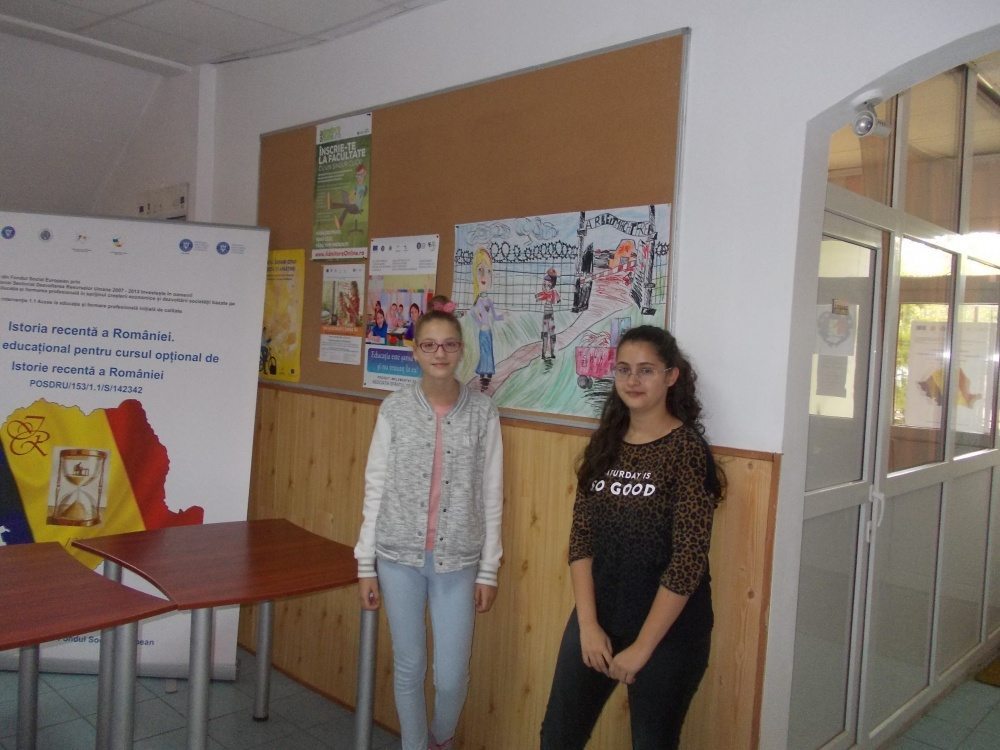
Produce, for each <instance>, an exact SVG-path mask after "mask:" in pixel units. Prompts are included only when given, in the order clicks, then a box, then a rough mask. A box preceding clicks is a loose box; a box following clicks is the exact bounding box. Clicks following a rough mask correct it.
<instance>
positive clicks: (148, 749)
mask: <svg viewBox="0 0 1000 750" xmlns="http://www.w3.org/2000/svg"><path fill="white" fill-rule="evenodd" d="M237 660H238V663H239V669H238V672H237V673H238V675H239V676H238V678H237V679H236V681H235V682H225V681H216V682H213V683H212V691H211V701H210V704H209V725H208V735H209V748H210V749H211V750H252V749H256V748H260V749H261V750H351V749H352V748H353V744H354V715H353V714H352V713H351V712H350V711H348V710H347V709H345V708H343V707H342V706H340V705H338V704H336V703H333V702H332V701H329V700H327V699H325V698H324V697H323V696H321V695H319V694H317V693H314V692H312V691H311V690H309V689H307V688H305V687H303V686H302V685H300V684H299V683H297V682H295V681H294V680H291V679H289V678H288V677H285V676H284V675H283V674H281V673H280V672H275V671H272V673H271V702H270V717H269V718H268V720H267V721H254V720H253V718H252V716H251V713H252V711H253V694H254V674H255V669H256V662H255V660H254V656H253V654H250V653H248V652H246V651H243V650H242V649H240V651H239V653H238V655H237ZM166 690H167V681H166V680H162V679H158V678H150V677H141V678H139V684H138V686H137V689H136V717H135V749H136V750H185V746H186V740H187V723H186V721H187V720H186V718H185V717H186V715H187V697H188V692H187V683H186V682H185V681H184V680H179V681H177V690H176V691H175V692H173V693H168V692H166ZM96 721H97V678H96V677H94V676H92V675H71V674H52V673H43V674H42V675H41V678H40V680H39V686H38V750H93V747H94V741H95V730H94V725H95V723H96ZM16 736H17V673H16V672H0V750H14V745H15V739H16ZM372 744H373V748H375V750H397V749H398V748H399V739H398V738H397V737H395V736H393V735H391V734H389V733H388V732H385V731H384V730H382V729H380V728H378V727H376V728H375V729H374V733H373V743H372Z"/></svg>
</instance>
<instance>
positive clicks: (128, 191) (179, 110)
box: [93, 71, 199, 218]
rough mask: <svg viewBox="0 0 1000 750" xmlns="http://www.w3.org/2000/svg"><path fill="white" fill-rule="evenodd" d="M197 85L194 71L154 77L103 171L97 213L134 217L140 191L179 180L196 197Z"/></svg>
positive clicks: (175, 182) (95, 206) (94, 209)
mask: <svg viewBox="0 0 1000 750" xmlns="http://www.w3.org/2000/svg"><path fill="white" fill-rule="evenodd" d="M198 84H199V75H198V72H197V71H195V72H192V73H189V74H186V75H180V76H174V77H171V78H159V79H158V80H157V82H156V85H155V87H154V88H153V89H152V95H151V96H150V97H149V100H148V102H147V104H146V106H145V107H144V109H143V111H142V113H141V114H140V115H139V117H137V118H136V120H135V122H134V123H132V126H133V127H132V130H131V133H130V134H129V140H128V141H127V142H126V143H123V144H121V148H120V150H119V152H118V154H117V158H116V159H115V162H114V163H113V164H112V165H111V168H110V170H109V171H108V173H107V178H106V180H105V182H104V185H103V188H104V189H103V190H102V191H101V194H100V195H99V196H98V199H97V201H96V203H95V205H94V207H93V212H94V213H95V214H102V215H107V216H123V215H124V216H136V215H137V214H136V211H137V208H138V205H139V203H140V198H141V195H142V193H143V192H144V191H146V190H152V189H156V188H162V187H168V186H170V185H177V184H179V183H182V182H187V183H189V188H190V190H189V194H188V199H189V201H188V202H189V203H192V202H193V201H194V198H195V194H194V193H195V173H196V160H195V147H196V144H197V142H198V112H199V108H198V105H199V97H198ZM191 218H193V217H191Z"/></svg>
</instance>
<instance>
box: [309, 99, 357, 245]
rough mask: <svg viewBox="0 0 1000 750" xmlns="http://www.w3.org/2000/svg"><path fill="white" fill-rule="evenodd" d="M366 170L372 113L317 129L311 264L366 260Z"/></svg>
mask: <svg viewBox="0 0 1000 750" xmlns="http://www.w3.org/2000/svg"><path fill="white" fill-rule="evenodd" d="M371 168H372V115H371V112H368V113H366V114H363V115H354V116H353V117H344V118H342V119H340V120H332V121H330V122H325V123H323V124H322V125H317V126H316V190H315V194H314V195H315V197H314V200H313V208H314V214H313V253H312V258H313V260H339V259H344V258H364V257H365V253H366V252H367V250H368V206H369V205H370V204H371V195H370V188H369V185H370V182H369V180H370V178H371Z"/></svg>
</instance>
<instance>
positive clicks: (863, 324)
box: [806, 237, 875, 491]
mask: <svg viewBox="0 0 1000 750" xmlns="http://www.w3.org/2000/svg"><path fill="white" fill-rule="evenodd" d="M874 268H875V251H873V250H872V249H871V248H868V247H865V246H863V245H857V244H854V243H851V242H845V241H844V240H839V239H833V238H830V237H825V238H824V239H823V243H822V245H821V248H820V260H819V284H818V286H817V294H816V349H815V352H814V353H813V363H812V365H813V366H812V384H811V390H810V397H809V455H808V459H807V461H806V490H807V491H808V490H815V489H819V488H821V487H831V486H833V485H836V484H843V483H845V482H854V481H858V480H860V479H861V478H862V471H863V461H864V448H865V413H866V407H867V396H868V359H869V356H868V355H869V352H870V350H871V322H872V300H873V295H874V292H875V281H874Z"/></svg>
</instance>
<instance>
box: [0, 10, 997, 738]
mask: <svg viewBox="0 0 1000 750" xmlns="http://www.w3.org/2000/svg"><path fill="white" fill-rule="evenodd" d="M683 28H689V29H690V32H691V36H690V45H689V54H688V58H687V77H686V81H685V84H686V103H685V106H686V112H685V114H684V123H683V132H682V143H681V155H680V170H679V186H678V201H677V206H676V212H675V220H676V223H675V234H674V239H675V248H676V265H675V272H676V275H675V284H676V302H675V305H674V321H673V327H674V331H675V333H676V334H677V336H678V338H679V340H680V342H681V343H682V345H683V346H684V347H685V348H686V349H687V350H688V352H689V353H690V354H691V355H692V358H693V360H694V362H695V364H696V366H697V368H698V370H699V373H700V375H701V380H700V383H701V384H702V387H703V396H704V400H705V403H706V406H707V410H708V428H709V434H710V435H709V436H710V438H711V440H712V442H713V443H715V444H718V445H726V446H732V447H740V448H749V449H754V450H764V451H774V452H781V453H783V462H782V471H781V485H780V488H779V508H778V518H777V528H776V538H775V559H774V577H773V581H772V588H771V596H772V601H771V619H770V623H769V632H768V662H767V669H766V675H765V687H766V691H765V696H764V705H763V716H762V724H761V726H762V729H761V732H762V735H761V747H763V748H781V747H783V746H784V744H785V733H786V726H787V712H788V700H789V689H790V677H791V658H792V645H793V643H794V617H795V615H794V613H795V597H796V587H797V574H798V560H799V546H800V542H801V522H802V513H801V492H802V487H803V486H804V464H805V452H804V451H805V443H806V428H807V424H808V422H807V404H808V382H809V353H810V351H811V342H812V337H813V333H812V330H811V325H810V323H809V321H810V320H811V310H812V308H813V307H814V304H815V289H816V287H815V284H816V272H817V267H818V250H819V234H820V228H821V224H822V208H823V202H824V197H825V184H826V170H825V166H826V148H827V144H828V141H829V136H830V134H831V133H832V132H833V131H834V130H835V129H836V128H837V127H839V125H841V124H843V123H844V122H846V121H848V119H849V118H850V116H851V113H852V109H851V106H850V101H851V100H852V99H853V98H854V97H855V96H856V95H857V94H858V93H860V92H861V91H864V90H866V89H868V88H870V87H871V86H872V85H875V84H877V85H879V86H881V87H882V88H883V89H884V93H885V94H892V93H895V92H896V91H899V90H901V89H903V88H906V87H908V86H910V85H912V84H914V83H917V82H919V81H922V80H925V79H927V78H929V77H931V76H932V75H935V74H936V73H938V72H940V71H942V70H944V69H946V68H948V67H951V66H953V65H956V64H959V63H961V62H964V61H966V60H969V59H972V58H974V57H977V56H979V55H982V54H984V53H986V52H988V51H992V50H994V49H1000V3H997V2H996V0H959V1H957V2H953V3H940V2H936V1H933V0H883V2H881V3H869V2H860V1H859V0H842V1H841V2H838V3H831V2H828V0H798V1H797V2H795V1H793V0H730V1H729V2H718V1H717V0H716V1H715V2H713V1H712V0H672V2H669V3H668V2H664V1H663V0H619V2H616V3H609V2H606V0H503V1H500V0H446V1H445V2H442V3H439V4H435V5H432V6H430V7H427V8H424V9H421V10H419V11H416V12H413V13H408V14H406V15H404V16H401V17H397V18H394V19H391V20H389V21H387V22H385V23H383V24H381V25H379V26H377V27H375V28H372V29H368V30H364V31H361V32H358V33H356V34H354V35H351V36H349V37H345V38H342V39H338V40H336V41H334V42H332V43H330V44H327V45H324V46H321V47H313V48H310V49H307V50H302V51H298V52H294V53H288V54H285V55H278V56H274V57H270V58H263V59H258V60H248V61H241V62H236V63H230V64H226V65H222V66H218V67H217V68H215V69H214V71H213V75H211V76H208V77H206V76H204V75H202V76H199V78H198V84H197V86H188V83H190V82H184V81H178V82H176V83H175V84H171V85H167V86H161V88H160V90H159V92H158V93H157V95H156V100H155V101H154V102H153V103H152V104H151V105H150V109H149V110H148V112H149V113H153V112H157V113H158V114H157V116H156V117H155V118H154V117H150V118H149V119H148V120H146V122H147V123H148V124H149V127H152V128H155V127H156V126H155V125H153V124H152V121H153V120H154V119H155V120H159V121H161V125H162V128H163V129H162V130H160V131H159V135H158V136H157V137H153V138H148V139H147V138H146V137H145V136H144V137H142V138H139V139H136V140H134V141H133V144H134V149H133V150H132V151H129V150H128V149H127V148H123V149H122V150H121V151H120V152H119V153H118V155H117V158H118V159H120V160H121V162H120V163H121V169H120V170H119V171H118V172H116V175H117V177H118V178H120V179H122V180H123V181H128V180H129V179H136V175H135V174H134V173H135V172H136V171H140V170H142V171H143V175H142V180H140V181H147V180H148V181H151V182H150V183H149V184H150V186H154V185H156V184H169V183H170V182H172V181H180V180H179V178H178V176H177V171H175V170H174V169H173V167H174V166H176V164H175V163H174V162H171V161H170V159H162V158H161V157H162V152H158V151H156V149H157V147H158V146H157V144H163V143H168V142H169V143H172V144H174V145H172V146H171V147H170V153H172V154H173V158H174V159H175V160H176V162H177V163H180V164H182V165H183V164H188V165H189V166H187V167H183V168H182V169H181V170H179V171H184V169H191V170H193V173H192V175H191V176H190V177H189V178H188V179H189V181H191V182H192V183H194V182H197V185H198V186H199V187H198V194H199V198H198V200H199V205H200V206H202V207H203V208H202V213H200V214H199V215H198V216H196V218H198V219H199V220H206V221H216V222H223V223H234V224H253V223H254V221H255V215H256V200H257V172H258V157H259V138H260V134H261V133H264V132H269V131H273V130H278V129H282V128H287V127H294V126H296V125H300V124H302V123H304V122H308V121H313V120H321V119H324V118H328V117H332V116H337V115H342V114H347V113H350V112H355V111H364V110H367V109H369V108H374V107H378V106H382V105H385V104H388V103H392V102H397V101H400V100H403V99H407V98H412V97H417V96H422V95H426V94H428V93H431V92H434V91H439V90H442V89H446V88H451V87H455V86H461V85H465V84H468V83H472V82H476V81H479V80H483V79H487V78H491V77H496V76H501V75H505V74H509V73H511V72H515V71H518V70H523V69H526V68H530V67H532V66H538V65H544V64H548V63H551V62H554V61H558V60H561V59H564V58H568V57H572V56H576V55H582V54H587V53H591V52H594V51H598V50H602V49H606V48H608V47H612V46H616V45H621V44H627V43H630V42H633V41H635V40H639V39H642V38H645V37H648V36H651V35H659V34H664V33H670V32H674V31H677V30H680V29H683ZM7 43H8V39H7V38H2V39H0V65H2V67H3V70H4V78H3V80H4V81H6V80H7V78H8V72H7V71H8V70H9V69H10V68H9V67H8V65H9V63H10V61H11V58H12V56H11V55H10V54H8V52H7ZM18 44H19V45H21V46H22V47H23V46H24V45H26V44H29V43H24V42H18ZM50 54H51V55H69V54H72V53H66V52H64V51H51V50H50ZM14 63H15V65H16V66H17V67H16V68H15V72H16V77H17V81H19V82H20V83H15V86H14V91H15V93H16V94H18V95H19V96H21V97H22V98H27V97H25V96H24V94H25V93H26V92H25V91H24V90H23V89H24V88H25V86H26V85H27V84H25V83H24V82H23V81H27V80H32V78H33V76H34V75H35V73H34V72H33V71H32V70H31V68H32V63H31V62H29V63H24V64H22V63H21V62H20V61H17V60H14ZM76 64H77V63H76V61H75V60H72V61H64V62H62V63H61V64H60V65H59V66H57V70H58V69H62V70H65V69H67V68H72V67H73V66H74V65H76ZM99 65H101V66H103V65H110V63H98V62H95V61H90V62H89V63H88V64H87V65H85V66H84V70H83V72H84V73H87V74H88V77H89V78H91V79H95V80H91V82H90V83H89V84H83V83H79V82H77V83H75V84H74V83H66V84H65V85H62V84H61V83H60V82H58V81H54V80H53V81H51V82H49V81H50V78H51V76H47V77H46V78H45V79H44V80H45V81H46V82H48V83H47V85H51V86H52V87H53V89H55V90H56V91H59V92H62V93H64V94H69V93H71V92H72V90H73V89H74V88H79V87H82V88H84V89H85V90H86V97H85V98H86V99H88V100H89V101H87V102H84V101H81V103H80V108H81V109H83V110H84V112H87V113H88V114H87V117H88V118H90V119H93V118H94V115H93V114H92V113H89V110H90V109H92V108H103V107H105V106H106V105H105V104H104V97H106V96H107V95H108V93H109V92H106V91H105V90H104V88H105V83H104V81H102V80H101V77H102V76H101V75H99V73H103V71H104V69H103V68H101V70H100V71H98V69H97V68H98V66H99ZM114 76H115V78H114V80H115V81H118V80H119V79H125V80H124V81H123V83H122V85H123V86H124V88H125V89H126V92H125V93H126V94H130V93H131V91H132V88H133V87H130V86H129V83H131V81H130V80H128V76H124V75H122V74H121V73H120V72H118V71H115V72H114ZM134 76H136V77H144V76H148V74H143V73H134ZM67 77H68V78H69V79H72V80H73V81H75V79H76V73H75V71H71V72H69V73H67ZM143 80H147V81H148V78H144V79H143ZM5 86H7V84H6V83H0V94H2V93H4V92H5V91H7V90H9V88H8V89H5V88H3V87H5ZM113 88H114V87H113ZM193 89H196V91H195V90H193ZM174 96H177V97H179V99H178V100H177V103H176V104H175V105H174V106H175V107H176V108H177V109H176V111H178V112H184V113H186V114H185V116H184V117H179V118H178V119H177V120H176V121H171V122H166V123H164V122H162V119H161V118H163V117H169V113H171V112H172V111H174V109H173V108H172V107H171V105H170V103H169V102H170V101H171V99H172V97H174ZM191 97H195V98H196V99H197V100H198V102H199V103H198V105H197V107H196V109H197V118H198V123H199V124H198V126H197V128H196V130H197V135H196V138H197V143H196V144H191V145H190V147H188V146H187V145H186V144H185V143H184V141H185V140H186V138H187V135H185V133H187V132H189V130H188V129H189V127H190V126H189V118H188V116H187V115H188V114H189V113H190V104H191V100H192V99H191ZM4 98H6V97H4ZM60 98H61V97H60ZM132 98H134V97H132ZM130 101H131V99H130ZM0 107H3V108H4V109H0V113H2V115H3V118H4V120H3V122H4V123H6V122H7V116H8V115H7V109H6V108H7V107H8V104H7V103H6V102H5V101H4V99H0ZM140 109H141V108H140ZM71 111H72V108H63V109H59V110H58V113H61V114H62V116H63V118H64V119H68V118H69V114H70V112H71ZM125 117H126V118H130V119H131V120H135V119H138V118H139V112H137V111H136V108H135V107H134V106H132V107H129V108H128V111H127V114H126V115H125ZM4 129H5V130H6V128H4ZM174 130H176V131H177V132H173V131H174ZM175 136H176V137H175ZM213 138H214V148H212V146H211V145H210V144H211V143H212V139H213ZM0 140H2V139H0ZM14 140H15V142H16V143H17V144H20V145H21V146H30V145H33V140H34V136H29V135H23V134H21V133H19V135H18V137H17V138H15V139H14ZM51 140H52V139H51V138H50V137H43V138H42V141H43V145H44V144H45V143H48V142H49V141H51ZM123 140H124V142H126V143H127V142H129V141H128V138H125V139H123ZM4 148H5V146H2V145H0V149H4ZM89 148H90V146H89V139H84V138H73V139H70V140H69V141H68V143H67V146H66V148H65V153H66V158H67V159H68V160H69V163H70V165H71V166H72V170H68V171H69V172H71V173H73V174H75V173H77V172H78V171H79V169H78V167H80V166H81V165H82V166H87V165H88V164H90V163H91V162H90V155H89V153H88V150H89ZM9 151H10V149H9V148H8V149H6V150H0V193H2V194H0V206H4V207H7V208H15V207H20V208H27V209H30V208H36V209H37V208H38V206H37V205H25V204H24V203H19V204H12V203H10V202H9V199H8V198H6V197H4V196H5V195H7V194H8V193H9V191H10V189H11V187H10V186H11V185H12V184H13V183H12V182H11V180H10V179H9V178H8V177H7V174H8V172H9V170H8V168H7V167H6V166H5V164H4V159H5V156H6V154H7V153H8V152H9ZM189 151H194V152H196V154H197V158H196V159H195V162H196V164H195V165H193V166H191V165H190V154H189ZM33 158H34V160H35V161H34V162H32V161H29V162H28V165H29V167H30V166H31V165H32V164H35V165H42V166H47V165H50V164H51V165H52V168H53V171H54V172H55V173H57V174H63V173H67V170H63V172H61V173H60V172H59V171H58V168H59V165H58V164H57V163H55V162H54V161H53V160H51V159H49V158H48V157H45V156H44V155H43V154H36V155H35V156H34V157H33ZM213 161H214V164H213ZM43 171H44V170H42V169H38V170H37V172H40V173H41V172H43ZM128 173H132V174H131V175H129V174H128ZM26 174H28V175H30V170H27V171H26ZM67 176H69V175H68V174H67ZM46 182H48V180H47V178H46ZM51 184H52V185H53V186H56V185H58V180H55V181H52V182H51ZM20 187H21V184H20V183H18V184H16V185H15V188H20ZM74 188H76V189H77V190H79V189H80V188H78V187H77V186H76V185H75V184H74ZM24 190H25V194H26V195H28V194H29V193H28V188H27V187H24ZM112 192H113V191H112V190H111V189H110V188H109V189H108V194H107V196H106V200H107V203H108V205H112V204H115V205H117V203H118V198H117V197H116V196H113V195H112ZM208 192H210V193H211V195H210V196H209V195H206V193H208ZM70 193H71V191H67V193H66V196H65V198H64V200H65V202H66V204H67V205H66V206H60V207H59V210H62V211H66V212H72V211H73V210H77V209H72V208H70V207H68V206H69V204H70V203H71V202H73V201H75V200H77V199H76V198H75V197H74V196H73V195H71V194H70ZM30 197H31V200H29V204H30V203H32V202H34V203H38V202H39V200H40V199H39V198H38V196H36V195H35V194H34V193H30ZM74 205H75V204H74ZM455 218H456V221H460V220H461V217H455Z"/></svg>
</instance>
